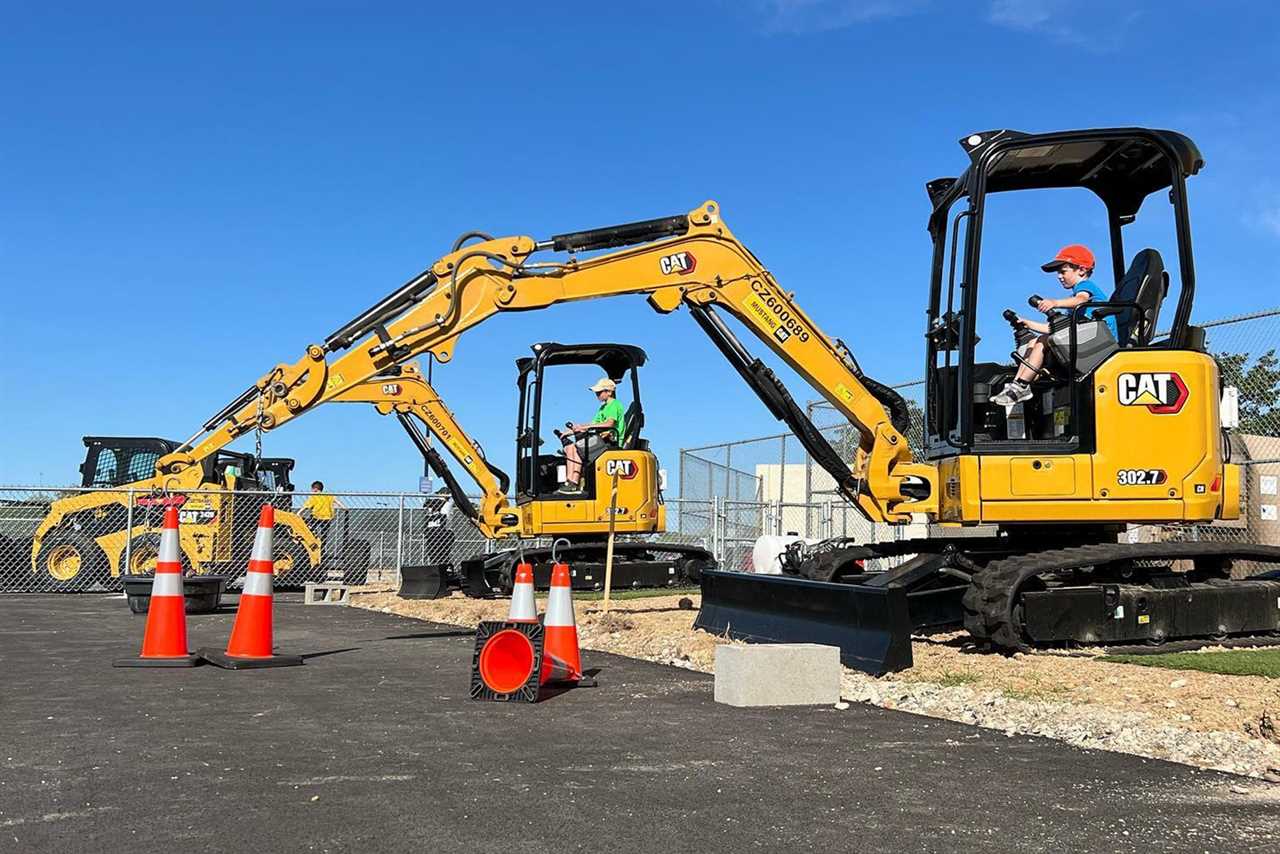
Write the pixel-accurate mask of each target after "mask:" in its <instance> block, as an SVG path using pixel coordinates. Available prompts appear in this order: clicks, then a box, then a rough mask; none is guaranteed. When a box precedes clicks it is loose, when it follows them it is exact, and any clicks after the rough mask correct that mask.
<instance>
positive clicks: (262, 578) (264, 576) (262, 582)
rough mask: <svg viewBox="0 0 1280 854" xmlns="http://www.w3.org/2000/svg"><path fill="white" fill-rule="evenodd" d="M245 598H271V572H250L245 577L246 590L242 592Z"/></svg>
mask: <svg viewBox="0 0 1280 854" xmlns="http://www.w3.org/2000/svg"><path fill="white" fill-rule="evenodd" d="M240 593H241V595H244V596H270V595H271V573H269V572H250V573H248V574H247V575H245V577H244V589H243V590H241V591H240Z"/></svg>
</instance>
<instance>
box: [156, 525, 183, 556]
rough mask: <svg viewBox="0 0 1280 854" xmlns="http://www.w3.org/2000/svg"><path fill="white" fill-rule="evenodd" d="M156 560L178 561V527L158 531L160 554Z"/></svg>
mask: <svg viewBox="0 0 1280 854" xmlns="http://www.w3.org/2000/svg"><path fill="white" fill-rule="evenodd" d="M157 561H159V562H164V563H177V562H178V529H177V528H165V529H164V530H163V531H161V532H160V554H159V556H158V557H157Z"/></svg>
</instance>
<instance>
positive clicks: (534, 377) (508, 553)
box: [333, 342, 715, 596]
mask: <svg viewBox="0 0 1280 854" xmlns="http://www.w3.org/2000/svg"><path fill="white" fill-rule="evenodd" d="M532 351H533V355H532V356H529V357H525V358H521V359H518V360H517V362H516V367H517V370H518V380H517V386H518V390H519V407H518V417H517V427H516V436H517V439H516V479H515V486H516V495H517V496H518V497H517V499H516V500H515V501H513V500H512V498H511V497H510V496H509V494H508V493H509V490H510V488H511V478H510V477H509V476H508V475H507V474H506V472H504V471H502V470H501V469H500V468H498V467H497V466H496V465H494V464H493V462H492V461H490V460H489V459H488V458H486V456H485V454H484V452H483V450H482V449H481V448H480V446H479V445H478V444H477V443H476V442H475V441H474V440H473V439H472V438H471V437H470V436H469V435H468V434H467V432H466V431H465V430H464V429H463V428H462V426H461V425H460V424H459V423H458V420H457V418H456V417H455V416H454V414H453V412H452V411H450V409H449V408H448V407H447V406H446V405H445V404H444V401H443V400H441V398H440V395H439V394H438V393H437V391H436V390H435V388H433V387H432V386H431V384H430V383H428V382H427V380H426V378H424V377H423V375H422V372H421V370H420V369H419V368H418V366H417V365H415V364H413V363H406V364H403V365H397V366H395V367H394V368H392V369H390V370H389V371H386V372H384V373H383V374H381V375H379V376H378V377H375V378H374V379H372V380H366V381H364V382H361V383H358V384H355V385H352V386H349V387H348V388H347V390H345V391H344V392H342V393H341V394H339V395H337V396H336V397H334V398H333V400H334V402H336V403H367V404H372V405H373V406H374V407H375V408H376V409H377V411H378V412H379V413H381V414H383V415H395V416H396V417H397V418H398V419H399V421H400V423H401V425H402V426H403V427H404V429H405V431H406V432H407V433H408V434H409V437H410V439H412V441H413V443H414V445H416V446H417V448H418V450H419V451H420V452H421V453H422V455H423V458H424V460H425V461H426V464H427V466H428V467H429V468H430V470H431V471H432V472H433V473H435V474H436V475H437V476H438V477H440V478H441V480H442V481H443V482H444V484H445V486H446V488H447V489H448V491H449V494H450V496H451V497H452V499H453V501H454V504H455V506H456V507H457V508H458V510H459V511H460V512H461V513H462V514H463V515H464V516H465V517H466V518H467V519H469V520H470V521H471V522H472V523H473V524H474V525H475V526H476V528H477V529H478V530H479V531H480V533H481V534H483V535H484V536H485V537H487V538H489V539H492V540H502V539H510V538H520V539H544V540H554V539H561V538H563V539H565V540H567V541H568V543H567V544H562V545H561V546H560V547H559V548H558V549H557V551H556V554H557V556H558V557H560V558H561V559H563V560H565V561H567V562H569V564H570V567H571V581H572V583H573V586H574V587H575V588H576V589H587V590H590V589H597V588H599V587H601V586H602V585H603V583H604V560H605V552H606V549H607V537H608V534H609V532H610V530H611V529H612V530H613V532H614V533H615V534H620V535H622V536H623V539H620V540H618V541H616V542H615V543H614V548H613V555H614V564H613V578H612V580H613V583H614V584H615V585H616V586H618V587H665V586H673V585H676V584H681V583H687V582H689V581H696V580H697V579H698V577H699V574H700V573H701V571H703V570H705V569H710V568H714V566H715V559H714V558H713V556H712V555H711V552H709V551H708V550H707V549H706V548H705V547H703V546H701V545H697V544H690V543H675V542H663V541H661V540H657V539H653V538H652V537H647V538H634V537H632V538H628V535H636V534H641V535H656V534H660V533H661V532H663V531H664V530H665V529H666V507H665V505H664V504H663V501H662V493H661V484H660V482H659V480H660V479H659V475H660V472H659V469H658V460H657V457H656V456H655V455H654V454H653V452H652V451H651V450H650V449H649V445H648V442H647V440H645V438H644V437H643V435H642V433H643V428H644V409H643V406H642V404H641V396H640V379H639V370H640V368H641V367H642V366H643V365H644V363H645V361H646V358H647V357H646V355H645V352H644V351H643V350H641V349H640V348H639V347H633V346H629V345H625V344H557V343H550V342H548V343H540V344H535V345H533V347H532ZM570 365H579V366H593V367H595V368H598V369H599V370H600V371H601V372H602V373H603V374H604V375H605V376H607V377H608V378H609V379H611V380H613V382H614V383H615V384H616V385H617V387H618V388H619V389H623V388H626V389H627V390H628V392H627V396H628V397H629V405H628V407H627V409H626V412H625V414H624V418H623V425H624V426H623V430H622V435H621V439H620V440H618V439H616V438H614V437H613V436H612V435H610V436H609V438H608V439H607V441H606V444H605V447H604V448H603V450H602V451H601V453H600V454H599V455H598V456H596V457H595V458H594V459H591V460H589V461H588V462H589V469H590V471H589V473H588V476H587V477H585V478H583V482H582V486H581V489H578V490H573V491H566V490H565V489H564V473H563V469H564V468H565V466H566V460H565V457H564V456H563V455H562V454H561V453H555V454H548V453H545V452H544V450H543V447H542V446H543V444H544V443H545V442H546V441H547V440H544V439H543V438H542V434H543V432H544V427H545V425H546V424H547V423H549V421H550V419H547V418H544V413H543V409H542V399H543V395H542V392H543V389H544V388H547V387H548V382H549V378H550V377H549V375H550V374H553V373H555V371H556V369H558V368H562V367H564V366H570ZM424 427H425V428H426V430H427V431H428V432H429V433H430V434H431V436H433V437H434V438H435V439H436V440H437V442H438V444H439V445H440V446H442V447H444V448H445V449H447V451H448V453H449V454H450V455H451V456H452V457H453V459H454V460H455V461H456V462H457V464H458V465H460V466H461V467H462V468H463V470H464V471H466V473H467V475H468V476H469V477H470V479H471V481H472V482H473V483H474V485H475V487H476V488H477V489H478V490H479V492H480V496H479V501H478V502H473V501H472V499H471V497H470V496H468V494H467V491H466V489H465V488H464V487H463V486H462V484H461V483H460V482H459V481H458V479H457V478H456V477H455V476H454V475H453V473H452V471H451V470H450V468H449V466H448V464H447V463H446V462H445V461H444V459H443V458H442V457H441V455H440V453H439V452H438V451H437V450H436V449H435V447H433V446H432V445H431V443H430V442H429V440H428V438H427V436H426V435H424V433H423V428H424ZM552 430H553V432H552V434H551V435H553V436H554V435H556V434H557V433H559V434H562V435H565V434H567V433H568V432H569V431H568V425H566V429H565V430H563V431H562V430H559V429H558V428H552ZM551 441H552V442H554V445H553V447H555V448H557V449H558V448H560V447H561V442H560V441H555V440H554V439H552V440H551ZM611 520H612V524H611ZM551 557H552V555H551V548H550V547H549V546H543V547H533V546H529V547H521V548H518V549H517V548H508V549H505V550H501V551H498V552H496V553H494V554H490V555H484V556H480V557H476V558H473V559H471V560H467V561H463V563H462V565H461V566H460V567H458V568H457V570H456V571H453V570H452V569H450V570H448V571H446V570H445V569H444V568H443V567H441V566H440V565H430V564H428V565H423V566H417V567H410V568H406V569H405V571H404V575H405V588H402V589H407V588H409V587H410V586H412V589H413V591H414V594H415V595H440V594H442V593H444V592H445V591H446V590H447V589H448V588H449V587H455V586H456V587H461V588H462V589H463V590H464V591H466V592H467V593H468V594H469V595H473V596H489V595H494V594H505V593H510V592H511V587H512V584H513V582H514V573H515V566H516V563H517V562H518V561H519V560H520V559H523V560H526V561H528V562H530V563H531V564H532V565H533V568H534V583H535V584H536V585H538V586H540V587H547V586H549V584H550V576H551V565H552V561H551Z"/></svg>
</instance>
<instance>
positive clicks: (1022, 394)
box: [991, 380, 1031, 406]
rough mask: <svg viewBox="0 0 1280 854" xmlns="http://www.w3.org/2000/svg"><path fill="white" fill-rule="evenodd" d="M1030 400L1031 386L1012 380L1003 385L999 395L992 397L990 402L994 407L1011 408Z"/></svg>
mask: <svg viewBox="0 0 1280 854" xmlns="http://www.w3.org/2000/svg"><path fill="white" fill-rule="evenodd" d="M1030 399H1031V385H1030V384H1029V383H1024V382H1018V381H1017V380H1014V381H1013V382H1010V383H1005V384H1004V388H1002V389H1000V393H999V394H995V395H992V397H991V402H992V403H994V404H995V405H996V406H1013V405H1015V404H1018V403H1022V401H1024V400H1030Z"/></svg>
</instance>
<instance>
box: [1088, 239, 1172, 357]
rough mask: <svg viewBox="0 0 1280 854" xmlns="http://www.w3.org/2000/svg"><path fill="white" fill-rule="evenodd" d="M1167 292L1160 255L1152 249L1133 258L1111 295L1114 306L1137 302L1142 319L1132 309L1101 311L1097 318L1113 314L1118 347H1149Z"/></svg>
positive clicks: (1167, 282)
mask: <svg viewBox="0 0 1280 854" xmlns="http://www.w3.org/2000/svg"><path fill="white" fill-rule="evenodd" d="M1168 292H1169V274H1168V273H1166V272H1165V271H1164V260H1163V259H1162V258H1161V257H1160V253H1159V252H1157V251H1156V250H1154V249H1143V250H1142V251H1141V252H1139V253H1138V254H1137V255H1134V256H1133V263H1132V264H1130V265H1129V272H1127V273H1125V274H1124V278H1123V279H1121V280H1120V284H1119V285H1117V286H1116V290H1115V293H1113V294H1112V295H1111V300H1112V301H1114V302H1136V303H1137V304H1138V305H1139V307H1140V310H1141V312H1142V314H1141V317H1142V319H1141V320H1139V319H1138V316H1137V314H1136V313H1135V312H1134V310H1133V309H1132V308H1117V309H1104V310H1103V311H1100V312H1098V314H1099V315H1106V314H1115V316H1116V327H1117V331H1118V332H1119V333H1120V341H1119V344H1120V346H1121V347H1145V346H1146V345H1147V344H1150V343H1151V336H1153V335H1155V334H1156V321H1157V320H1159V318H1160V305H1161V304H1162V303H1163V302H1164V298H1165V295H1166V294H1168Z"/></svg>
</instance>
